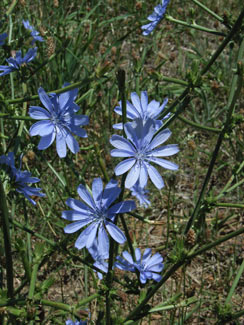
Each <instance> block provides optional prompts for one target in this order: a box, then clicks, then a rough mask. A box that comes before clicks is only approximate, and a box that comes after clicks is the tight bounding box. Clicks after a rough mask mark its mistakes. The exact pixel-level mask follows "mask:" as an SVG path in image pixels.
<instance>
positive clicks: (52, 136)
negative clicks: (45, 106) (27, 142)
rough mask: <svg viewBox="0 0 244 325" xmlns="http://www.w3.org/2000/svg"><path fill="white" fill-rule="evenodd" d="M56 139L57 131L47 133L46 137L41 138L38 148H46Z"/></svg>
mask: <svg viewBox="0 0 244 325" xmlns="http://www.w3.org/2000/svg"><path fill="white" fill-rule="evenodd" d="M54 139H55V132H53V133H50V134H48V135H45V136H44V137H42V138H41V140H40V142H39V144H38V149H39V150H44V149H46V148H48V147H49V146H50V145H51V144H52V143H53V141H54Z"/></svg>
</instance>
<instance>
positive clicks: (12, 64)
mask: <svg viewBox="0 0 244 325" xmlns="http://www.w3.org/2000/svg"><path fill="white" fill-rule="evenodd" d="M36 53H37V47H35V48H31V49H29V50H28V51H27V53H26V55H25V56H24V57H23V58H22V53H21V50H19V51H17V52H16V55H15V58H13V57H11V58H9V59H6V61H7V62H8V64H9V65H0V71H1V70H2V71H3V72H1V73H0V76H4V75H6V74H9V73H11V72H13V71H15V70H19V69H20V67H21V66H22V65H23V64H27V63H30V62H31V61H32V60H33V59H34V58H35V56H36Z"/></svg>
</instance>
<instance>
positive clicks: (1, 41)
mask: <svg viewBox="0 0 244 325" xmlns="http://www.w3.org/2000/svg"><path fill="white" fill-rule="evenodd" d="M7 37H8V34H7V33H3V34H0V46H3V45H4V43H5V38H7Z"/></svg>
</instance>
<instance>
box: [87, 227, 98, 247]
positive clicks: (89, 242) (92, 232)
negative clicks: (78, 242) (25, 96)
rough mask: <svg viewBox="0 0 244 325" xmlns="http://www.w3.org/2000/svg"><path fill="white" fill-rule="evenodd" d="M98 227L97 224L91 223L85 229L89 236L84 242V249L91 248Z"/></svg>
mask: <svg viewBox="0 0 244 325" xmlns="http://www.w3.org/2000/svg"><path fill="white" fill-rule="evenodd" d="M98 226H99V223H98V222H93V223H92V224H91V225H90V226H88V227H87V228H86V231H87V232H89V236H88V238H87V241H86V247H87V248H89V247H91V246H92V244H93V242H94V240H95V238H96V235H97V228H98Z"/></svg>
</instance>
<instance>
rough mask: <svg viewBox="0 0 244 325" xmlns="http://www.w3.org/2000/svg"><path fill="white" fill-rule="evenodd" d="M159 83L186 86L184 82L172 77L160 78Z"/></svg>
mask: <svg viewBox="0 0 244 325" xmlns="http://www.w3.org/2000/svg"><path fill="white" fill-rule="evenodd" d="M160 81H166V82H172V83H173V84H178V85H182V86H188V83H187V82H186V81H184V80H180V79H176V78H172V77H165V76H160Z"/></svg>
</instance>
